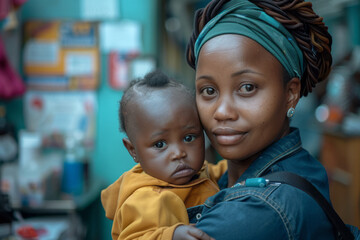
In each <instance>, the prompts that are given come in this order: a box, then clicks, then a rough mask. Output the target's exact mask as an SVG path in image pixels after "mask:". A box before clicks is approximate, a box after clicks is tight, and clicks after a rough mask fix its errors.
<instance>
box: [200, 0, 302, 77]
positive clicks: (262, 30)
mask: <svg viewBox="0 0 360 240" xmlns="http://www.w3.org/2000/svg"><path fill="white" fill-rule="evenodd" d="M222 34H239V35H243V36H246V37H248V38H251V39H252V40H254V41H256V42H257V43H259V44H260V45H261V46H263V47H264V48H265V49H266V50H267V51H269V52H270V53H271V54H272V55H273V56H274V57H276V58H277V59H278V61H279V62H280V63H281V64H282V66H283V67H284V68H285V69H286V71H287V72H288V73H289V76H290V77H291V78H293V77H298V78H299V79H301V76H302V74H303V72H304V60H303V54H302V52H301V50H300V48H299V47H298V45H297V43H296V41H295V40H294V39H293V37H292V35H291V34H290V33H289V32H288V31H287V30H286V29H285V27H284V26H283V25H281V24H280V23H279V22H278V21H276V20H275V19H274V18H272V17H271V16H269V15H268V14H266V13H265V12H264V10H263V9H261V8H260V7H258V6H256V5H255V4H253V3H251V2H249V1H248V0H232V1H230V2H228V3H226V4H225V5H224V6H223V10H222V12H220V13H219V14H218V15H216V16H215V17H214V18H213V19H211V20H210V21H209V22H208V23H207V24H206V25H205V27H204V28H203V30H202V31H201V32H200V34H199V36H198V38H197V40H196V42H195V47H194V49H195V63H197V60H198V57H199V52H200V49H201V47H202V46H203V45H204V43H205V42H207V41H208V40H210V39H211V38H213V37H216V36H219V35H222Z"/></svg>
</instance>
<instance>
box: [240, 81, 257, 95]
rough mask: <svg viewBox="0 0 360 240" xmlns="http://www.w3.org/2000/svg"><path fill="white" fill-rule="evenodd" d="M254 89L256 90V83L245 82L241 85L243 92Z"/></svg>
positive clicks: (249, 91)
mask: <svg viewBox="0 0 360 240" xmlns="http://www.w3.org/2000/svg"><path fill="white" fill-rule="evenodd" d="M254 90H255V85H253V84H249V83H247V84H243V85H241V87H240V92H241V93H251V92H253V91H254Z"/></svg>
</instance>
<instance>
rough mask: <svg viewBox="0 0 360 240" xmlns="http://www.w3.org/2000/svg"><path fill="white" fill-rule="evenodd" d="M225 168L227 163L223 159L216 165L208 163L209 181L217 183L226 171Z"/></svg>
mask: <svg viewBox="0 0 360 240" xmlns="http://www.w3.org/2000/svg"><path fill="white" fill-rule="evenodd" d="M227 168H228V167H227V161H226V160H225V159H224V160H221V161H219V162H218V163H217V164H212V163H208V171H209V175H210V179H211V180H212V181H214V182H216V183H217V182H218V181H219V179H220V177H221V176H222V175H223V174H224V173H225V172H226V171H227Z"/></svg>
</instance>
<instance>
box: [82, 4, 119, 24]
mask: <svg viewBox="0 0 360 240" xmlns="http://www.w3.org/2000/svg"><path fill="white" fill-rule="evenodd" d="M119 11H120V9H119V5H118V0H82V1H81V12H82V17H83V19H86V20H101V19H114V18H117V17H118V12H119Z"/></svg>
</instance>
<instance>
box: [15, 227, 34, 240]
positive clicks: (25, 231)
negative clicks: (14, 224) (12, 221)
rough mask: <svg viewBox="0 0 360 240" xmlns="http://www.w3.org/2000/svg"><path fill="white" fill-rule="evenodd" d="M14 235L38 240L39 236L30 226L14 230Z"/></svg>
mask: <svg viewBox="0 0 360 240" xmlns="http://www.w3.org/2000/svg"><path fill="white" fill-rule="evenodd" d="M16 233H17V234H18V235H19V236H20V237H22V238H24V239H38V237H39V235H38V233H37V231H36V230H35V228H33V227H32V226H30V225H24V226H21V227H19V228H18V229H17V230H16Z"/></svg>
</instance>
